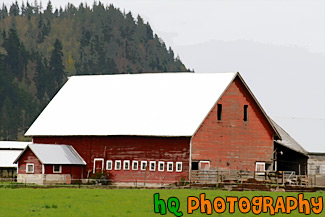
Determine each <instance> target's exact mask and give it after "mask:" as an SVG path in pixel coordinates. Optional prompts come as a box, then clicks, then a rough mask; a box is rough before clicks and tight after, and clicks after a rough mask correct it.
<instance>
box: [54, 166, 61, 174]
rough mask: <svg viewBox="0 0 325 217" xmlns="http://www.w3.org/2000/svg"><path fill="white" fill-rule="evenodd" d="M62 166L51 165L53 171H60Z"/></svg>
mask: <svg viewBox="0 0 325 217" xmlns="http://www.w3.org/2000/svg"><path fill="white" fill-rule="evenodd" d="M61 172H62V166H61V165H53V173H61Z"/></svg>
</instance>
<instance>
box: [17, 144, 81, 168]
mask: <svg viewBox="0 0 325 217" xmlns="http://www.w3.org/2000/svg"><path fill="white" fill-rule="evenodd" d="M28 147H29V148H30V149H31V151H32V152H33V153H34V154H35V155H36V156H37V158H38V159H39V160H40V161H41V163H42V164H69V165H86V162H85V161H84V160H83V159H82V157H81V156H80V155H79V154H78V152H77V151H76V150H75V149H74V148H73V147H72V146H71V145H52V144H30V145H28ZM28 147H27V148H26V149H25V150H27V149H28ZM25 150H24V151H23V152H25ZM23 152H22V153H21V155H22V154H23ZM21 155H20V156H21ZM20 156H18V157H17V158H16V160H15V162H17V161H18V159H19V158H20Z"/></svg>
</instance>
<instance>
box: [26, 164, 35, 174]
mask: <svg viewBox="0 0 325 217" xmlns="http://www.w3.org/2000/svg"><path fill="white" fill-rule="evenodd" d="M26 173H34V164H26Z"/></svg>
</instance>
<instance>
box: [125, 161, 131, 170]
mask: <svg viewBox="0 0 325 217" xmlns="http://www.w3.org/2000/svg"><path fill="white" fill-rule="evenodd" d="M129 169H130V161H129V160H125V161H123V170H129Z"/></svg>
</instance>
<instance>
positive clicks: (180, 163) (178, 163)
mask: <svg viewBox="0 0 325 217" xmlns="http://www.w3.org/2000/svg"><path fill="white" fill-rule="evenodd" d="M178 165H181V169H180V170H179V169H178ZM182 171H183V163H182V162H176V172H182Z"/></svg>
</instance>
